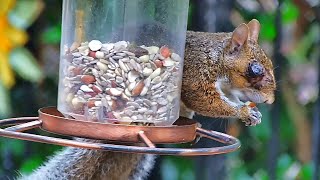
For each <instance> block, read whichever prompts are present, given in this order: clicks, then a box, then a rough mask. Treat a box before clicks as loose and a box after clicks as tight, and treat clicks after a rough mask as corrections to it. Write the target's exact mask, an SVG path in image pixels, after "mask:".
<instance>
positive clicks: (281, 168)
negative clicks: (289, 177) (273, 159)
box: [277, 154, 293, 177]
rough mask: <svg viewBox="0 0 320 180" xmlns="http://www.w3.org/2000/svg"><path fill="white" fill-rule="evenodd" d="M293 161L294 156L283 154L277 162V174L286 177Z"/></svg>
mask: <svg viewBox="0 0 320 180" xmlns="http://www.w3.org/2000/svg"><path fill="white" fill-rule="evenodd" d="M292 163H293V160H292V157H290V155H288V154H283V155H281V156H280V157H279V158H278V162H277V175H278V177H284V174H285V172H286V171H287V169H288V168H289V167H290V165H291V164H292Z"/></svg>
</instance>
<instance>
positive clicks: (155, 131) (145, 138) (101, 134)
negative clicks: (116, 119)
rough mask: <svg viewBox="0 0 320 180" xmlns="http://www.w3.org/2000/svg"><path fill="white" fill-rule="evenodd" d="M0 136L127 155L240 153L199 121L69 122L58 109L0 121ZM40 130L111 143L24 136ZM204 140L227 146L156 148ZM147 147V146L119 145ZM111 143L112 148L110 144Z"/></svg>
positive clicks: (234, 142) (231, 141)
mask: <svg viewBox="0 0 320 180" xmlns="http://www.w3.org/2000/svg"><path fill="white" fill-rule="evenodd" d="M12 125H13V126H12ZM4 126H5V127H6V128H4V129H1V128H0V136H3V137H8V138H14V139H21V140H27V141H34V142H40V143H47V144H55V145H61V146H71V147H78V148H87V149H95V150H106V151H118V152H128V153H146V154H159V155H176V156H199V155H214V154H224V153H228V152H232V151H235V150H237V149H238V148H239V147H240V141H239V140H238V139H237V138H234V137H232V136H230V135H227V134H224V133H220V132H216V131H210V130H206V129H203V128H200V126H199V124H198V123H197V122H196V121H193V120H190V119H187V118H182V117H180V118H179V120H177V122H176V123H175V124H173V125H171V126H135V125H123V124H107V123H98V122H88V121H82V120H75V119H69V118H66V117H64V116H63V115H62V114H61V113H60V112H59V111H57V109H56V108H55V107H46V108H41V109H39V116H38V117H20V118H10V119H4V120H0V127H4ZM35 128H40V129H42V130H44V131H48V132H51V133H55V134H61V135H66V136H73V137H82V138H90V139H100V140H107V141H108V143H90V142H79V141H76V140H69V139H63V138H56V137H49V136H43V135H36V134H30V133H25V132H23V131H26V130H30V129H35ZM198 137H205V138H209V139H211V140H215V141H218V142H221V143H223V144H225V145H224V146H220V147H211V148H160V147H156V145H155V144H179V143H186V142H191V141H194V140H195V139H196V138H198ZM117 142H118V143H119V142H120V143H122V144H123V142H125V143H126V144H127V143H131V144H134V143H135V144H137V143H139V142H140V143H141V142H142V143H144V144H145V146H135V145H119V144H116V143H117ZM111 143H112V144H111Z"/></svg>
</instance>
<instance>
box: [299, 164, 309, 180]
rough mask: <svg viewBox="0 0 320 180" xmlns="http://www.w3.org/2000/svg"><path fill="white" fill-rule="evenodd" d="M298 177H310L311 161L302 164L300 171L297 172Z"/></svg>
mask: <svg viewBox="0 0 320 180" xmlns="http://www.w3.org/2000/svg"><path fill="white" fill-rule="evenodd" d="M299 179H301V180H308V179H312V165H311V163H309V164H305V165H303V166H302V168H301V171H300V173H299Z"/></svg>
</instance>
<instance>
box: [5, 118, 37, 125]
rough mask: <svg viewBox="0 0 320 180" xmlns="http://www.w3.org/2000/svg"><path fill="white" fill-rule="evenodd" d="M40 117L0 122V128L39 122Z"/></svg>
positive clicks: (10, 119)
mask: <svg viewBox="0 0 320 180" xmlns="http://www.w3.org/2000/svg"><path fill="white" fill-rule="evenodd" d="M38 119H39V118H38V117H18V118H9V119H2V120H0V126H9V125H14V124H21V123H27V122H30V121H34V120H38Z"/></svg>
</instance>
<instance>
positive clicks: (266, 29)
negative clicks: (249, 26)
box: [258, 14, 276, 41]
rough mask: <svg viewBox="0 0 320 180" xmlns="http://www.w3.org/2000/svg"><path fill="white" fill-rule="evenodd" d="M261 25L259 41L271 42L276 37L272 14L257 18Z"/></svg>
mask: <svg viewBox="0 0 320 180" xmlns="http://www.w3.org/2000/svg"><path fill="white" fill-rule="evenodd" d="M258 20H259V21H260V23H261V31H260V37H261V39H264V40H268V41H272V40H274V38H275V37H276V28H275V25H274V15H273V14H262V15H260V16H259V17H258Z"/></svg>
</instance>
